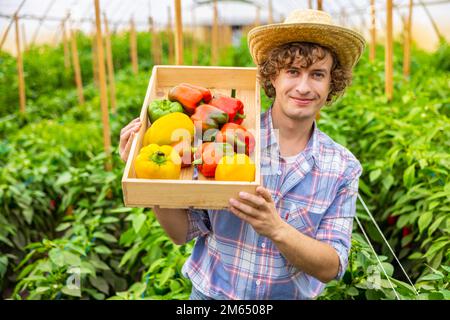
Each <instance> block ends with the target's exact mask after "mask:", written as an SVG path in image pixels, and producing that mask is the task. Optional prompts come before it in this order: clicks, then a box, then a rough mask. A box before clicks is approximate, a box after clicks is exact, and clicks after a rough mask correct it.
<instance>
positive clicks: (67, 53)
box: [61, 16, 70, 69]
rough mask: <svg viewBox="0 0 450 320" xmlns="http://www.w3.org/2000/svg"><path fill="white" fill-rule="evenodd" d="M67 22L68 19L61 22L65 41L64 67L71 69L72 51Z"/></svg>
mask: <svg viewBox="0 0 450 320" xmlns="http://www.w3.org/2000/svg"><path fill="white" fill-rule="evenodd" d="M67 17H69V16H67ZM66 21H67V18H66V19H64V20H63V21H62V22H61V27H62V40H63V48H64V67H65V68H66V69H69V68H70V50H69V44H68V41H67V31H66Z"/></svg>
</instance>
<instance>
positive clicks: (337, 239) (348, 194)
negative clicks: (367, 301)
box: [316, 162, 362, 280]
mask: <svg viewBox="0 0 450 320" xmlns="http://www.w3.org/2000/svg"><path fill="white" fill-rule="evenodd" d="M348 171H350V173H349V175H347V177H348V178H346V179H344V181H343V183H342V185H341V187H340V188H339V190H338V192H337V195H336V198H335V199H334V200H333V202H332V203H331V205H330V207H329V208H328V209H327V211H326V212H325V215H324V217H323V218H322V220H321V222H320V225H319V227H318V230H317V233H316V239H317V240H319V241H322V242H325V243H327V244H329V245H331V246H332V247H333V248H334V249H336V252H337V254H338V256H339V271H338V274H337V276H336V278H335V279H336V280H339V279H341V278H342V277H343V276H344V273H345V270H346V269H347V264H348V255H349V252H350V248H351V237H352V227H353V219H354V217H355V213H356V198H357V195H358V181H359V177H360V175H361V172H362V168H361V165H360V164H359V162H357V165H356V166H353V167H352V168H349V170H347V172H348Z"/></svg>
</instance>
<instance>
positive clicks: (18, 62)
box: [14, 15, 26, 113]
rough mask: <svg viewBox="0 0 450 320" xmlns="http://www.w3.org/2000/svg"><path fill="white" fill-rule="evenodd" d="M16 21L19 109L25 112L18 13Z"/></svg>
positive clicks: (15, 16)
mask: <svg viewBox="0 0 450 320" xmlns="http://www.w3.org/2000/svg"><path fill="white" fill-rule="evenodd" d="M14 21H15V24H16V49H17V76H18V77H19V108H20V109H19V110H20V112H21V113H25V103H26V101H25V100H26V97H25V79H24V77H23V60H22V51H21V50H20V36H19V33H20V32H19V18H18V17H17V15H14Z"/></svg>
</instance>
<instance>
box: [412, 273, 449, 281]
mask: <svg viewBox="0 0 450 320" xmlns="http://www.w3.org/2000/svg"><path fill="white" fill-rule="evenodd" d="M443 278H444V275H443V274H437V273H430V274H427V275H426V276H423V277H421V278H420V279H419V280H418V281H435V280H441V279H443Z"/></svg>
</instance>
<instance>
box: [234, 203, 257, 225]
mask: <svg viewBox="0 0 450 320" xmlns="http://www.w3.org/2000/svg"><path fill="white" fill-rule="evenodd" d="M230 211H231V212H232V213H233V214H234V215H235V216H236V217H238V218H239V219H242V220H243V221H245V222H247V223H250V224H253V223H254V219H253V218H252V217H251V216H249V215H247V214H245V213H243V212H242V211H240V210H239V209H236V208H234V207H230Z"/></svg>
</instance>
